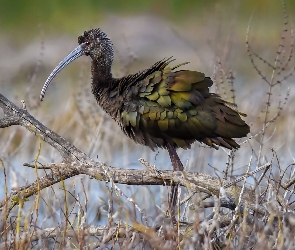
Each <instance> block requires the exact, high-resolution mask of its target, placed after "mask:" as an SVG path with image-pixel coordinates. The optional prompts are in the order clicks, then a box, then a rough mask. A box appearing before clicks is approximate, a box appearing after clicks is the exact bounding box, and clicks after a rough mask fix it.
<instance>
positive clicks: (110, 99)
mask: <svg viewBox="0 0 295 250" xmlns="http://www.w3.org/2000/svg"><path fill="white" fill-rule="evenodd" d="M91 70H92V93H93V95H94V97H95V99H96V100H97V102H98V104H99V105H100V106H101V107H102V108H103V109H104V110H105V111H106V112H107V113H108V114H109V115H110V116H111V117H112V118H113V119H115V120H117V116H118V114H117V113H118V110H120V106H121V104H122V100H121V98H120V97H117V96H116V94H115V93H117V85H116V84H115V79H114V78H113V76H112V73H111V66H106V65H101V64H99V63H96V62H95V61H93V62H92V66H91Z"/></svg>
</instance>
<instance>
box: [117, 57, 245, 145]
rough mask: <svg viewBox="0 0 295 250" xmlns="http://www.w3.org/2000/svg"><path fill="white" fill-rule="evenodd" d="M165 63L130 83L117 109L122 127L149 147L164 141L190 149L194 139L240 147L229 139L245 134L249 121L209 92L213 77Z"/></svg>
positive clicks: (130, 135)
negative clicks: (119, 107) (119, 111)
mask: <svg viewBox="0 0 295 250" xmlns="http://www.w3.org/2000/svg"><path fill="white" fill-rule="evenodd" d="M167 65H168V63H167V64H166V65H165V67H164V68H161V69H160V70H159V69H157V70H156V71H154V72H153V73H151V74H149V75H148V76H145V78H144V79H143V80H141V81H140V82H137V83H136V84H134V85H129V87H128V91H126V93H127V94H126V96H125V100H124V102H123V103H124V104H123V106H122V110H121V127H122V129H123V131H124V132H125V133H126V134H127V135H128V136H129V137H131V138H132V139H134V140H135V141H136V142H138V143H141V144H144V145H147V146H149V147H150V148H152V149H154V148H156V147H165V146H166V144H167V143H170V144H171V145H174V146H176V147H181V148H189V147H190V145H191V144H192V143H193V142H194V141H195V140H198V141H200V142H203V143H205V144H207V145H209V146H211V147H214V148H216V145H218V146H223V147H226V148H229V149H232V148H239V145H238V144H237V143H236V142H235V141H234V140H233V139H232V138H240V137H244V136H246V135H247V133H249V126H248V125H247V124H246V123H245V122H244V121H243V120H242V119H241V117H240V113H239V112H238V111H236V110H234V109H232V108H231V107H230V106H229V105H228V103H227V102H226V101H223V100H222V99H221V98H220V97H219V96H218V95H216V94H212V93H210V92H209V87H211V86H212V84H213V82H212V80H211V79H210V78H209V77H205V75H204V74H203V73H201V72H197V71H189V70H179V71H174V69H175V68H176V67H174V68H170V67H168V66H167ZM150 71H151V70H150ZM137 77H138V76H137Z"/></svg>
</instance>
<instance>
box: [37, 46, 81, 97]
mask: <svg viewBox="0 0 295 250" xmlns="http://www.w3.org/2000/svg"><path fill="white" fill-rule="evenodd" d="M83 48H84V44H81V45H79V46H78V47H77V48H75V49H74V50H73V51H72V52H71V53H70V54H68V55H67V56H66V57H65V58H64V59H63V60H62V61H61V62H60V63H59V64H58V65H57V66H56V67H55V69H54V70H53V71H52V72H51V73H50V75H49V76H48V78H47V80H46V82H45V83H44V85H43V88H42V90H41V94H40V101H43V99H44V96H45V92H46V90H47V88H48V86H49V84H50V83H51V81H52V80H53V78H54V77H55V76H56V75H57V73H58V72H60V71H61V70H62V69H63V68H64V67H66V66H67V65H68V64H70V63H71V62H72V61H74V60H76V59H77V58H79V57H80V56H82V55H84V51H83Z"/></svg>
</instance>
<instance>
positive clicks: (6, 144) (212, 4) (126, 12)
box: [0, 0, 295, 225]
mask: <svg viewBox="0 0 295 250" xmlns="http://www.w3.org/2000/svg"><path fill="white" fill-rule="evenodd" d="M0 6H1V8H0V55H1V56H0V93H1V94H3V95H5V96H6V97H7V98H9V99H10V100H11V101H13V102H14V103H16V104H18V105H21V102H20V101H21V100H25V102H26V104H27V108H28V111H29V112H30V113H31V114H32V115H33V116H34V117H35V118H36V119H38V120H39V121H41V122H42V123H43V124H45V125H46V126H47V127H48V128H50V129H52V130H53V131H55V132H57V133H58V134H59V135H61V136H63V137H64V138H66V139H67V140H69V141H70V142H72V143H74V145H75V146H77V147H78V148H79V149H81V150H82V151H83V152H85V153H86V154H88V155H89V156H91V157H92V158H93V159H95V160H98V161H102V162H105V163H106V164H108V165H111V166H114V167H122V168H138V169H144V168H145V167H144V166H142V165H140V163H139V162H138V159H139V158H141V157H142V158H144V159H145V160H147V161H149V162H150V163H152V164H156V167H157V168H159V169H171V166H170V160H169V157H168V153H167V152H166V151H165V150H159V151H157V152H152V151H151V150H150V149H148V148H146V147H143V146H141V145H136V144H135V143H134V142H132V141H131V140H130V139H128V138H127V137H125V136H124V135H123V133H122V132H121V131H120V129H119V128H118V126H117V125H116V124H115V123H114V122H113V121H112V120H111V119H110V118H109V117H108V116H107V115H105V114H104V112H103V111H102V110H101V109H100V108H99V107H98V106H97V105H96V103H95V100H94V97H93V96H92V94H91V90H90V82H91V76H90V60H89V58H86V57H85V58H84V57H83V58H80V59H78V60H76V61H75V62H73V63H72V64H70V66H68V67H67V68H66V69H64V70H63V71H62V73H60V74H59V75H58V76H57V77H56V78H55V79H54V81H53V82H52V83H51V85H50V87H49V89H48V90H47V93H46V96H45V100H44V102H43V103H42V104H41V103H40V102H39V94H40V91H41V88H42V86H43V83H44V82H45V80H46V78H47V76H48V75H49V74H50V72H51V71H52V69H53V68H54V67H55V66H56V65H57V64H58V63H59V62H60V61H61V60H62V59H63V58H64V57H65V56H66V55H67V54H68V53H69V52H70V51H72V49H73V48H75V47H76V46H77V37H78V36H79V35H80V34H82V33H83V32H84V30H88V29H90V28H97V27H100V28H101V29H102V30H103V31H105V32H106V33H107V34H108V36H109V37H110V39H111V40H112V42H113V45H114V49H115V58H114V65H113V74H114V75H115V76H116V77H120V76H124V75H126V74H130V73H135V72H137V71H138V70H142V69H145V68H148V67H149V66H151V65H152V64H153V63H155V62H156V61H159V60H161V59H163V58H164V57H170V56H174V57H175V58H176V62H175V63H176V64H178V63H182V62H186V61H189V62H190V64H188V65H185V66H184V67H183V68H186V69H191V70H198V71H201V72H204V73H205V74H206V75H207V76H211V77H213V79H215V84H214V86H213V87H212V89H211V90H212V91H213V92H217V93H219V94H220V95H221V96H222V97H223V98H224V99H226V100H228V101H230V102H233V101H234V102H236V103H237V105H238V108H239V110H240V111H241V112H244V113H246V114H247V115H248V116H247V118H245V119H246V121H247V123H248V124H249V125H251V135H249V138H248V139H247V138H244V139H241V140H238V141H239V142H240V143H242V145H241V149H240V150H238V151H237V152H236V153H235V157H234V159H233V160H232V158H230V157H229V155H230V153H229V151H228V150H224V149H219V150H218V151H217V150H214V149H211V148H208V147H205V146H204V145H201V144H199V143H195V144H194V145H193V147H192V149H191V150H186V151H184V150H179V154H180V157H181V160H182V162H183V163H184V165H185V166H186V170H187V171H193V172H203V173H210V174H215V175H218V176H222V175H223V173H222V171H223V170H224V169H225V168H226V166H228V165H231V171H232V174H233V175H239V174H241V173H244V172H245V171H246V170H247V166H248V165H250V166H251V169H252V170H253V169H255V168H256V167H257V166H259V165H260V164H263V163H265V162H267V161H270V160H272V159H273V155H274V152H273V151H272V149H274V151H275V153H276V154H277V156H278V160H277V161H276V163H275V164H277V166H278V167H281V168H284V167H286V166H288V165H289V164H290V163H292V162H293V159H294V158H293V157H294V155H295V147H294V142H293V141H294V119H293V117H294V108H293V106H294V105H292V103H293V100H294V86H293V85H294V84H293V83H294V77H292V76H289V74H290V73H292V71H294V60H293V58H294V57H293V56H291V57H290V56H289V55H293V49H294V46H293V45H292V39H293V38H292V32H291V31H292V21H291V20H292V19H293V18H294V17H295V16H294V13H295V1H292V0H288V1H286V12H287V14H288V15H289V17H288V18H287V19H286V20H288V23H287V24H285V25H284V22H285V20H284V16H285V14H284V8H283V4H282V1H280V0H261V1H257V0H255V1H254V0H248V1H236V0H224V1H214V0H211V1H207V0H200V1H191V0H171V1H168V0H163V1H156V0H152V1H148V0H141V1H135V0H130V1H94V0H85V1H73V0H71V1H69V0H64V1H37V0H28V1H21V0H15V1H10V0H0ZM248 27H250V32H249V44H250V46H251V48H252V49H253V51H252V50H251V51H250V55H251V56H252V58H254V60H256V62H257V63H256V65H257V66H258V67H259V72H260V74H259V73H257V71H256V70H255V68H254V67H253V64H252V63H251V60H250V58H249V56H248V54H249V52H247V46H246V35H247V29H248ZM286 28H287V31H286V32H283V30H284V29H286ZM282 34H284V35H283V36H284V39H281V37H282ZM282 42H283V44H284V46H283V47H282V48H283V49H282V50H283V52H282V51H281V52H280V53H277V50H278V48H279V45H280V44H281V43H282ZM256 53H257V54H256ZM278 55H281V57H280V58H281V59H280V61H279V64H280V65H281V69H283V70H282V72H280V70H279V71H276V72H274V74H273V70H272V68H271V67H269V65H268V64H272V65H274V63H275V60H276V57H278ZM261 58H263V60H262V59H261ZM289 58H290V59H289ZM264 60H266V61H267V62H265V61H264ZM231 76H233V77H231ZM262 76H266V78H267V79H269V81H272V80H271V79H273V82H275V81H277V80H279V81H281V80H283V81H282V83H280V84H277V85H275V86H273V87H271V88H270V86H269V84H267V83H266V82H265V81H264V80H263V77H262ZM287 76H288V77H287ZM284 78H286V79H284ZM232 83H233V85H232ZM231 90H234V97H233V91H231ZM288 91H289V92H288ZM268 93H271V95H270V96H269V95H268ZM269 97H270V100H268V98H269ZM267 102H270V106H269V107H268V110H266V103H267ZM281 108H282V111H281V113H279V116H278V111H280V110H281ZM266 114H267V115H266ZM2 116H3V112H2V110H0V118H1V117H2ZM273 117H275V119H273ZM272 119H273V121H272ZM269 121H272V122H269ZM266 125H267V128H266V129H265V131H264V133H262V132H261V131H263V128H264V127H265V126H266ZM40 145H41V154H40V156H39V158H38V161H39V162H41V163H43V164H46V163H51V162H59V161H60V160H61V158H60V156H59V154H58V152H57V151H56V150H54V149H52V148H50V147H49V146H48V145H46V144H45V143H44V142H41V144H40V141H39V140H38V138H37V137H35V136H34V135H33V134H31V133H29V132H28V131H26V130H24V129H23V128H21V127H10V128H5V129H0V158H1V159H2V161H3V164H4V165H3V167H5V169H6V173H7V176H6V178H7V179H8V180H7V183H8V191H10V190H11V188H15V187H18V186H22V185H24V184H26V183H29V182H32V181H33V180H35V178H36V175H35V173H34V170H31V169H28V168H26V167H24V166H22V164H23V163H25V162H30V163H32V162H33V161H34V159H35V157H36V155H37V153H38V148H39V147H40ZM42 174H44V173H42V172H41V171H40V175H42ZM0 178H1V180H3V178H4V174H3V168H2V170H1V171H0ZM1 182H2V181H1ZM250 182H251V181H250ZM66 183H67V185H68V188H69V189H68V190H69V192H71V193H72V194H73V195H74V196H75V197H77V195H79V197H80V199H82V200H83V201H85V203H86V198H85V197H86V196H87V197H88V203H87V206H88V209H89V211H91V212H89V218H88V219H89V221H93V220H94V218H95V220H97V221H100V220H103V218H104V217H103V216H101V215H103V214H104V212H105V209H106V204H107V203H106V194H108V195H109V194H110V189H109V187H108V186H107V185H106V184H104V183H99V182H97V181H95V180H89V178H88V177H86V176H84V177H83V176H82V177H81V176H79V177H77V178H72V179H70V180H67V181H66ZM119 187H120V188H122V190H123V191H124V193H125V194H126V195H127V196H129V197H132V198H133V199H134V200H135V201H136V202H137V203H138V204H140V206H141V207H143V208H145V209H146V210H152V211H149V215H151V216H152V215H153V214H157V213H159V212H160V211H159V210H158V208H156V207H155V206H153V205H151V202H150V201H151V200H153V201H154V202H155V204H157V205H158V206H159V207H161V205H162V204H164V205H166V201H167V188H166V187H127V186H120V185H119ZM83 190H84V191H83ZM85 190H86V191H85ZM143 194H145V195H143ZM155 194H159V195H158V196H156V195H155ZM62 195H63V192H62V191H61V190H60V186H59V185H55V186H54V187H52V188H48V189H46V190H43V191H42V196H43V197H44V200H45V201H46V200H47V199H48V201H49V202H44V203H41V204H40V211H41V212H40V214H41V215H40V217H39V220H40V223H41V224H42V223H46V225H48V223H50V222H48V221H50V220H48V221H47V220H45V219H44V218H47V219H48V218H50V219H56V216H57V215H56V214H55V213H54V212H52V210H51V208H52V207H55V205H56V203H57V204H59V206H61V205H60V203H58V199H59V197H60V196H62ZM114 196H115V195H114ZM4 197H5V191H4V190H0V198H1V199H3V198H4ZM46 197H47V198H46ZM52 197H55V198H56V199H52ZM143 197H144V198H143ZM118 199H121V197H120V198H118ZM122 199H124V198H122ZM32 200H33V198H32ZM89 200H90V201H92V202H91V203H89ZM125 201H126V200H125ZM28 204H30V203H28ZM27 206H28V209H29V208H30V205H27ZM121 209H122V208H121ZM125 209H126V208H125ZM57 217H58V216H57ZM104 219H105V218H104ZM56 220H58V219H56ZM45 221H46V222H45ZM52 221H55V220H52Z"/></svg>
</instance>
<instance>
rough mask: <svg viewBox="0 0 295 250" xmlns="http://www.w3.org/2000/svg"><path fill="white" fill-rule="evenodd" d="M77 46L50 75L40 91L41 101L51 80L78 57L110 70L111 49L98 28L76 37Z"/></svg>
mask: <svg viewBox="0 0 295 250" xmlns="http://www.w3.org/2000/svg"><path fill="white" fill-rule="evenodd" d="M78 43H79V46H78V47H76V48H75V49H74V50H73V51H72V52H70V54H68V55H67V56H66V57H65V58H64V59H63V60H62V61H61V62H60V63H59V64H58V65H57V66H56V67H55V69H54V70H53V71H52V72H51V73H50V75H49V76H48V78H47V80H46V82H45V83H44V85H43V88H42V90H41V95H40V100H41V101H43V99H44V96H45V92H46V90H47V88H48V86H49V84H50V82H51V81H52V80H53V78H54V77H55V76H56V75H57V73H58V72H60V71H61V70H62V69H63V68H65V67H66V66H67V65H68V64H70V63H71V62H72V61H74V60H76V59H77V58H79V57H80V56H83V55H85V56H90V57H91V59H92V60H93V61H95V63H96V64H99V65H100V66H103V67H106V68H109V69H110V68H111V65H112V62H113V55H114V51H113V47H112V42H111V40H110V39H109V38H108V36H107V35H106V34H105V33H104V32H103V31H102V30H101V29H99V28H97V29H91V30H88V31H85V32H84V34H83V35H82V36H79V37H78Z"/></svg>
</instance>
